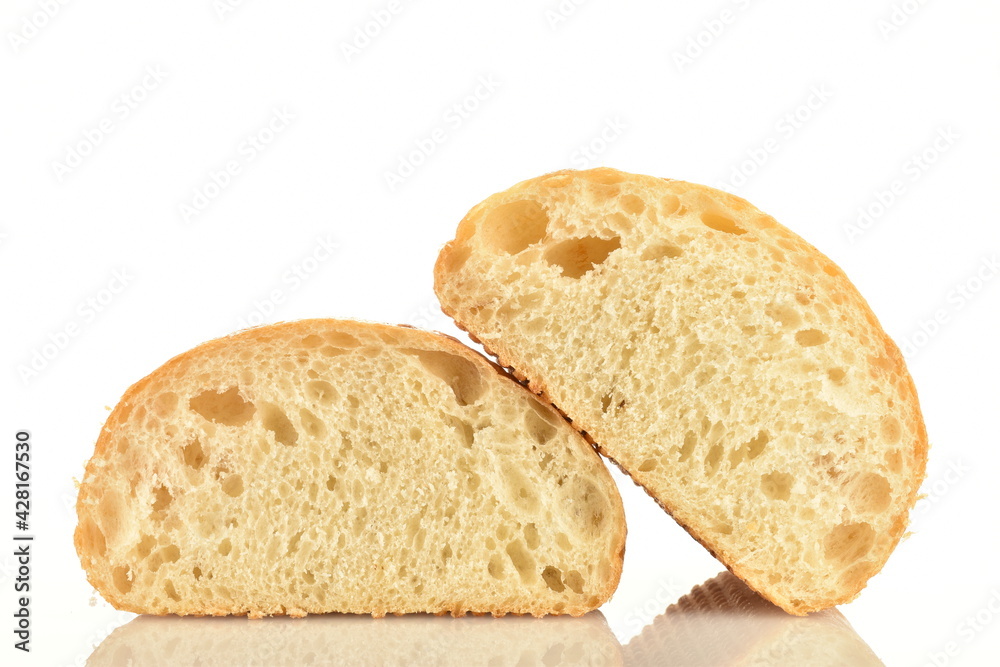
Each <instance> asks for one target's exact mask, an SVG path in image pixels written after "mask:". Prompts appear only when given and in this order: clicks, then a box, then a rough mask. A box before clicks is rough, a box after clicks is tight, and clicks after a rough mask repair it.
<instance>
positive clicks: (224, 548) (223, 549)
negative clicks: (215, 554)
mask: <svg viewBox="0 0 1000 667" xmlns="http://www.w3.org/2000/svg"><path fill="white" fill-rule="evenodd" d="M232 550H233V543H232V542H230V541H229V538H228V537H227V538H226V539H224V540H222V541H221V542H219V555H220V556H228V555H229V554H230V552H232Z"/></svg>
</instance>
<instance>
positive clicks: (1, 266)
mask: <svg viewBox="0 0 1000 667" xmlns="http://www.w3.org/2000/svg"><path fill="white" fill-rule="evenodd" d="M230 4H232V5H233V6H230V5H229V4H224V2H221V1H220V2H214V1H213V0H188V1H185V2H173V3H152V4H150V3H136V2H125V1H124V0H93V1H91V2H71V1H67V2H65V4H62V3H60V2H58V0H53V1H50V2H48V3H46V2H38V3H35V2H30V1H27V0H16V1H15V0H7V1H5V2H4V4H3V9H2V14H0V29H2V31H3V35H4V39H3V44H0V95H2V102H0V114H2V115H0V119H2V123H0V139H2V143H0V170H2V171H0V272H2V276H0V277H2V285H3V288H2V290H0V298H2V302H0V313H2V314H3V315H2V317H3V319H2V324H0V327H2V335H3V339H2V341H3V345H2V350H3V364H2V366H3V367H2V369H0V370H2V371H3V373H2V380H0V381H2V387H3V400H2V406H3V407H2V410H0V415H2V434H3V435H2V437H3V439H4V441H5V442H7V443H8V445H7V446H5V449H4V451H5V452H8V454H7V456H8V459H7V460H8V463H6V464H4V466H3V467H4V468H5V469H12V468H13V465H12V463H11V462H10V458H11V457H10V453H11V452H12V450H13V436H14V432H15V430H16V429H29V430H30V431H31V432H32V435H33V442H34V457H35V458H34V503H35V504H34V505H33V531H34V532H35V534H36V535H37V542H36V544H35V548H36V550H37V554H36V557H35V561H34V563H33V568H34V569H33V575H34V590H33V597H32V611H33V614H34V619H33V620H34V636H33V646H34V649H35V651H34V652H33V653H32V654H31V655H30V657H27V658H26V657H25V656H23V655H22V654H20V653H19V652H15V651H13V649H12V648H11V647H10V645H11V644H12V636H11V633H10V631H9V630H8V627H9V626H10V613H11V612H12V607H13V598H14V595H13V592H12V590H11V587H12V583H11V576H12V561H11V558H10V555H9V554H10V549H8V548H7V547H6V546H5V547H3V548H2V550H0V553H2V554H4V555H3V556H2V557H0V564H2V566H3V567H2V569H0V581H2V588H0V590H2V591H3V593H2V595H0V597H2V600H3V602H2V605H0V608H2V610H3V611H2V615H0V617H2V618H4V619H7V620H5V621H2V622H0V636H2V637H4V640H3V643H4V647H3V651H4V653H3V655H4V656H6V657H5V658H4V661H5V664H10V663H9V662H6V661H7V660H8V659H10V658H13V659H14V660H16V661H17V662H18V663H20V662H22V661H23V662H25V663H27V664H39V665H43V664H44V665H50V664H51V665H63V664H82V662H83V661H84V660H85V658H86V656H87V655H89V653H90V651H91V650H92V647H93V646H94V645H95V644H96V643H98V642H99V641H100V640H101V639H102V638H103V636H104V635H105V634H107V632H108V631H109V630H110V629H111V628H112V627H114V625H116V624H119V623H121V622H123V621H124V620H127V618H128V616H124V615H120V614H117V613H116V612H114V611H113V610H111V609H110V608H109V607H108V606H107V605H106V603H104V602H103V601H102V600H100V599H99V598H98V599H96V601H95V600H94V599H92V598H93V596H94V592H93V590H92V589H91V588H90V587H89V586H88V584H87V583H86V580H85V578H84V576H83V573H82V571H81V570H80V568H79V564H78V561H77V559H76V556H75V553H74V551H73V548H72V544H71V534H72V529H73V527H74V524H75V516H74V512H73V511H72V503H73V499H74V494H75V490H74V485H73V478H74V477H79V475H80V473H81V471H82V466H83V464H84V462H85V461H86V459H87V458H88V457H89V455H90V453H91V451H92V447H93V443H94V440H95V438H96V436H97V434H98V432H99V429H100V427H101V424H102V422H103V420H104V418H105V417H106V414H107V412H106V408H105V406H111V405H114V403H115V402H116V401H117V400H118V398H119V396H120V395H121V393H122V392H123V390H124V389H125V388H126V387H127V386H128V385H129V384H131V383H132V382H134V381H135V380H137V379H139V378H140V377H142V376H143V375H145V374H146V373H148V372H150V371H152V370H153V369H154V368H156V367H157V366H158V365H159V364H161V363H162V362H163V361H165V360H166V359H168V358H169V357H171V356H173V355H174V354H177V353H179V352H181V351H184V350H186V349H188V348H190V347H192V346H194V345H196V344H198V343H200V342H202V341H204V340H206V339H209V338H212V337H215V336H219V335H223V334H226V333H228V332H231V331H233V330H235V329H238V328H240V327H241V326H244V325H245V324H246V323H250V324H254V323H259V322H260V321H277V320H283V319H295V318H301V317H324V316H332V317H350V318H361V319H371V320H380V321H387V322H393V323H397V322H408V323H411V324H416V325H420V326H424V327H429V328H435V329H440V330H442V331H446V332H450V333H455V329H454V328H453V327H452V326H451V325H450V324H449V322H448V321H447V320H446V319H445V318H444V317H443V316H442V315H441V314H440V312H439V310H438V309H437V305H436V301H435V299H434V296H433V293H432V289H431V267H432V264H433V261H434V259H435V257H436V253H437V251H438V248H439V247H440V246H441V244H443V243H444V242H445V241H447V240H448V239H450V238H451V236H452V234H453V231H454V228H455V226H456V224H457V222H458V221H459V220H460V219H461V217H462V216H463V215H464V214H465V212H466V211H467V210H468V209H469V208H470V207H471V206H473V205H474V204H476V203H477V202H479V201H480V200H481V199H483V198H484V197H486V196H487V195H489V194H491V193H492V192H494V191H497V190H501V189H505V188H507V187H508V186H510V185H512V184H513V183H515V182H517V181H519V180H522V179H525V178H529V177H533V176H536V175H539V174H541V173H543V172H546V171H551V170H555V169H559V168H565V167H588V166H597V165H601V164H606V165H609V166H615V167H618V168H620V169H625V170H628V171H635V172H640V173H649V174H654V175H659V176H667V177H672V178H679V179H684V180H691V181H696V182H702V183H707V184H710V185H716V186H724V187H727V188H728V189H730V190H733V191H734V192H737V193H738V194H740V195H742V196H745V197H747V198H748V199H750V201H752V202H754V203H755V204H756V205H757V206H759V207H760V208H762V209H763V210H764V211H766V212H768V213H770V214H772V215H774V216H775V217H776V218H777V219H778V220H779V221H781V222H783V223H784V224H785V225H787V226H789V227H790V228H791V229H793V230H794V231H796V232H798V233H799V234H801V235H802V236H803V237H805V238H806V239H807V240H809V241H810V242H812V243H813V244H815V245H816V246H818V247H819V248H820V249H822V250H823V251H824V252H825V253H827V254H828V255H829V256H830V257H831V258H833V259H834V260H835V261H836V262H837V263H839V264H840V265H841V266H842V267H843V268H844V269H845V270H846V271H847V273H848V274H849V275H850V276H851V278H852V279H853V280H854V282H855V283H856V284H857V285H858V287H859V289H860V290H861V291H862V293H863V294H864V295H865V296H866V297H867V298H868V300H869V301H870V302H871V304H872V307H873V308H874V310H875V311H876V313H877V314H878V315H879V317H880V319H881V321H882V323H883V325H884V327H885V328H886V330H887V331H888V332H889V333H890V334H891V335H892V336H894V337H895V338H896V340H897V341H898V342H900V344H901V345H904V344H905V345H904V347H905V348H906V349H907V358H908V361H909V364H910V369H911V371H912V373H913V375H914V377H915V380H916V383H917V387H918V389H919V391H920V396H921V400H922V405H923V409H924V413H925V417H926V421H927V425H928V430H929V433H930V437H931V441H932V443H933V449H932V452H931V460H930V466H929V470H928V480H927V484H926V487H925V491H926V493H928V494H929V498H928V500H927V501H925V502H924V503H922V504H921V505H920V506H919V507H918V510H917V512H916V513H915V520H914V525H913V530H914V535H913V536H912V537H911V538H910V539H909V540H907V541H906V542H904V543H903V544H902V545H901V546H900V548H899V549H898V550H897V552H896V553H895V554H894V556H893V558H892V559H891V560H890V561H889V563H888V565H887V566H886V568H885V570H884V571H883V573H882V574H880V575H878V576H877V577H875V578H874V579H873V580H872V582H871V584H870V585H869V586H868V588H867V589H866V590H865V591H864V592H863V594H862V595H861V597H860V598H859V599H858V600H857V601H856V602H854V603H852V604H850V605H847V606H845V607H843V608H842V612H843V613H844V615H845V616H847V617H848V619H849V620H850V621H851V622H852V624H853V625H854V627H855V629H856V630H857V631H858V634H859V635H860V636H861V637H862V638H863V639H864V640H865V641H866V642H867V643H868V644H869V645H870V646H871V647H872V648H873V649H874V651H875V652H876V653H877V654H878V655H879V656H880V657H881V658H882V659H883V660H884V661H885V663H886V664H889V665H925V664H953V665H986V664H996V660H997V657H998V656H1000V613H997V612H996V611H990V610H989V607H988V605H989V603H990V599H991V596H996V599H997V600H1000V572H998V571H997V568H996V563H998V562H1000V530H998V528H1000V526H998V520H997V518H996V517H997V515H996V510H997V506H998V504H1000V489H998V485H997V483H996V481H995V476H996V472H995V471H996V469H997V467H998V465H1000V447H998V445H1000V442H998V436H997V429H996V416H997V412H998V409H997V408H998V398H1000V391H998V389H997V380H998V377H1000V375H998V371H1000V364H998V362H1000V346H998V345H997V333H998V325H1000V317H998V303H1000V285H998V284H997V283H1000V280H998V279H997V278H996V275H995V273H996V270H995V269H991V268H990V266H991V265H990V261H993V262H995V261H996V258H997V253H998V252H1000V226H998V225H997V214H996V205H995V198H996V191H997V182H998V176H1000V169H998V166H997V161H996V155H997V151H998V148H1000V141H998V139H1000V136H998V134H1000V132H998V124H997V118H998V117H1000V90H998V74H1000V53H998V49H997V43H998V40H997V37H998V29H1000V8H998V6H997V4H996V3H992V2H988V1H987V0H978V1H977V0H953V1H950V2H943V1H938V2H929V1H928V2H922V3H918V2H916V0H906V2H903V1H902V0H898V1H896V2H895V4H894V0H874V1H873V0H867V1H862V0H845V1H843V2H837V3H805V2H801V1H795V0H767V1H759V2H758V1H744V0H740V1H739V2H737V1H733V0H716V1H715V2H704V3H694V2H688V3H679V2H661V1H653V0H648V1H642V2H638V1H637V2H611V1H610V0H591V1H590V2H581V1H580V0H577V2H576V3H574V2H571V1H568V0H567V1H566V2H563V3H562V4H561V5H560V3H559V2H558V0H550V1H549V2H544V1H543V2H528V1H526V0H517V1H509V2H504V3H477V2H467V1H466V2H460V1H459V0H423V1H421V2H416V1H413V2H405V1H404V2H401V3H400V4H399V5H398V7H397V9H398V12H397V13H395V14H393V15H392V16H391V21H388V25H387V26H385V27H383V28H379V29H378V30H371V32H376V33H377V34H376V35H375V36H374V37H371V38H370V39H369V40H368V41H369V43H368V44H366V45H365V44H364V42H359V43H360V44H362V46H363V48H358V49H357V51H356V52H351V53H348V51H350V49H345V45H351V44H352V42H353V41H354V40H355V39H356V37H357V33H356V30H357V29H359V28H361V29H364V28H365V25H366V23H368V22H369V21H370V20H371V16H372V14H371V13H372V12H373V11H382V10H384V9H385V8H386V7H388V6H389V3H388V0H382V1H378V2H339V3H320V2H298V3H280V2H274V1H267V0H247V1H245V2H242V3H240V2H233V3H230ZM43 6H47V7H48V8H49V9H48V13H49V14H52V15H51V16H46V15H45V14H44V13H43V9H41V7H43ZM560 7H561V9H562V13H558V12H560ZM554 12H555V13H554ZM38 26H40V27H38ZM369 27H370V26H369ZM149 72H158V74H157V75H156V76H155V77H154V76H151V75H149ZM481 81H487V82H489V85H482V84H481V83H480V82H481ZM123 96H124V97H123ZM477 96H478V97H477ZM456 104H459V105H462V108H461V110H460V111H459V110H456V109H455V108H454V105H456ZM276 110H277V112H278V114H279V115H278V116H276V115H275V113H276ZM289 115H290V116H292V118H291V119H290V120H287V121H276V120H275V119H276V118H280V117H281V116H285V117H287V116H289ZM269 123H273V127H274V128H275V129H277V130H279V131H277V132H274V133H273V134H272V135H268V132H267V131H264V132H263V133H262V130H264V129H265V128H268V125H269ZM258 135H259V137H260V141H261V142H262V143H261V146H260V148H259V149H257V148H253V147H252V145H251V144H249V143H247V142H248V137H251V136H258ZM88 137H89V138H88ZM268 140H270V141H269V143H267V141H268ZM428 142H430V146H431V147H432V148H433V150H432V151H431V150H430V148H429V147H428V146H429V144H428ZM418 145H423V147H424V148H423V154H416V155H414V154H413V152H414V151H416V150H418V148H417V147H418ZM426 153H430V154H429V155H426ZM74 155H75V156H77V157H74ZM401 160H404V161H410V162H412V161H415V162H420V164H419V166H417V167H416V168H415V169H414V170H413V173H412V174H410V173H408V172H406V171H405V170H404V172H403V177H402V179H401V180H402V182H401V183H399V182H398V180H400V179H392V178H387V176H386V174H387V172H397V173H400V172H399V170H400V166H401ZM229 161H235V163H236V165H237V166H238V167H239V173H238V174H236V175H235V176H233V177H231V178H230V179H229V182H228V184H227V185H226V186H225V187H221V188H213V186H212V183H213V181H212V175H213V173H217V172H219V171H221V170H223V169H224V168H225V167H226V165H227V162H229ZM216 178H217V180H220V181H222V182H224V181H225V178H222V177H218V175H217V174H216ZM389 181H394V182H393V183H390V182H389ZM897 181H898V182H897ZM206 189H207V193H206ZM893 190H895V192H893ZM196 191H197V192H201V193H202V194H207V195H208V200H207V202H206V201H199V200H197V198H196ZM890 199H891V201H890ZM880 200H881V201H880ZM195 204H200V205H201V208H202V209H203V210H197V211H196V212H195V213H194V214H192V213H191V211H187V213H185V209H183V206H185V205H187V206H192V207H194V205H195ZM859 210H867V211H868V216H869V217H867V218H864V219H862V220H861V224H859ZM330 243H335V244H336V245H337V250H336V252H334V253H333V254H332V256H331V255H328V254H327V253H326V251H324V250H323V248H324V247H325V246H326V245H328V244H330ZM296 271H301V272H302V275H303V276H304V279H303V278H298V277H295V276H296V273H295V272H296ZM116 272H118V275H119V276H122V275H124V278H121V277H119V278H118V279H115V275H116ZM977 273H978V274H981V276H977ZM123 283H124V288H123V289H120V288H121V287H122V284H123ZM109 287H113V288H114V289H115V290H118V292H119V293H112V292H111V290H109ZM962 290H965V291H964V292H963V291H962ZM275 291H277V292H278V294H279V296H280V297H281V303H279V304H277V305H276V306H274V307H273V309H270V306H269V305H268V303H265V301H268V300H270V299H271V297H273V293H274V292H275ZM95 299H96V300H97V302H96V306H95V305H88V300H95ZM269 309H270V310H269ZM264 311H268V312H267V313H266V316H265V315H263V314H262V313H263V312H264ZM935 319H937V321H936V322H935V321H934V320H935ZM74 326H75V328H74ZM67 327H69V328H70V330H72V331H74V332H75V335H72V336H69V335H67V336H65V337H64V336H61V335H60V332H66V331H67ZM60 342H61V343H64V345H62V346H61V347H59V346H56V347H53V345H57V344H58V343H60ZM47 345H48V347H46V346H47ZM36 352H37V353H38V354H45V355H47V357H48V358H45V357H43V358H42V359H39V358H38V357H35V354H36ZM33 357H34V362H35V368H33V369H32V360H33ZM25 369H31V372H27V371H26V370H25ZM617 479H618V480H619V482H620V487H621V491H622V494H623V497H624V498H625V503H626V510H627V513H628V519H629V525H630V531H629V542H628V552H627V557H626V568H625V574H624V577H623V579H622V584H621V587H620V589H619V591H618V593H617V594H616V595H615V597H614V598H613V600H612V601H611V602H610V603H609V604H608V605H607V606H606V607H605V608H604V609H603V612H604V614H605V616H606V617H607V619H608V622H609V624H610V625H611V627H612V629H613V630H614V631H615V633H616V635H617V636H618V638H619V639H620V640H621V641H622V643H624V642H626V641H627V640H628V639H629V638H630V637H631V636H633V635H634V634H636V632H637V631H638V630H639V629H640V628H641V627H642V625H644V624H645V623H646V622H648V621H649V620H651V617H652V615H653V614H655V613H658V612H659V611H662V610H663V609H664V608H665V607H666V606H667V604H669V603H670V602H671V601H673V600H675V599H676V598H677V597H679V596H680V595H682V594H683V593H685V592H686V591H687V590H689V589H690V588H691V587H692V586H693V585H695V584H698V583H700V582H702V581H704V580H706V579H708V578H710V577H712V576H713V575H714V574H715V573H717V572H718V571H719V570H720V569H721V567H720V565H719V564H718V563H717V562H716V561H715V560H714V559H713V558H711V557H710V556H709V555H708V554H707V553H706V552H705V551H704V550H703V549H702V548H701V547H700V546H698V545H697V544H696V543H695V542H694V541H692V540H691V539H689V538H688V536H687V535H686V534H685V533H684V531H683V530H681V529H680V528H679V527H677V526H676V525H675V524H674V523H673V522H672V521H671V520H670V519H669V518H668V517H667V516H666V515H664V514H663V513H662V512H661V511H660V510H659V509H658V508H657V507H656V506H655V505H654V504H653V503H652V502H651V501H650V500H649V499H648V498H647V497H646V496H645V494H644V493H641V492H640V491H639V490H638V489H636V488H635V487H634V486H633V485H632V484H631V483H630V482H628V481H626V480H624V479H623V478H621V477H620V476H619V477H618V478H617ZM3 480H4V481H3V484H4V485H5V488H7V489H10V488H11V487H10V486H9V485H10V484H11V483H12V480H11V477H10V474H9V473H6V472H5V474H4V476H3ZM0 498H5V499H7V500H4V501H3V503H2V504H0V518H2V521H0V536H2V538H3V540H4V542H3V543H4V544H9V534H10V533H12V532H13V526H12V524H13V500H12V498H11V493H10V492H8V491H2V492H0ZM994 609H995V610H998V611H1000V602H996V603H994ZM977 613H979V614H980V621H973V622H972V624H970V621H968V620H967V618H968V617H970V616H972V617H974V616H975V615H976V614H977ZM984 620H985V622H983V621H984ZM980 623H982V625H980ZM706 641H711V638H706ZM949 650H950V651H951V653H952V654H954V655H953V656H946V655H945V654H944V652H946V651H949Z"/></svg>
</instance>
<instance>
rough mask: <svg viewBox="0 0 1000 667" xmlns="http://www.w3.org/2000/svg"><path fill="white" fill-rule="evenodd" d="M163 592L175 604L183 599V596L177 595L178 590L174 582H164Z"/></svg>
mask: <svg viewBox="0 0 1000 667" xmlns="http://www.w3.org/2000/svg"><path fill="white" fill-rule="evenodd" d="M163 590H164V592H165V593H166V594H167V597H168V598H170V599H171V600H173V601H174V602H177V601H178V600H180V599H181V596H180V595H177V589H175V588H174V582H172V581H171V580H169V579H167V580H166V582H164V584H163Z"/></svg>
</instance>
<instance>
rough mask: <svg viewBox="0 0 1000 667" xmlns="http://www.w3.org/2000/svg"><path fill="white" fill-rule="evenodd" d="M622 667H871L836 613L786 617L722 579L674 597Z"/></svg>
mask: <svg viewBox="0 0 1000 667" xmlns="http://www.w3.org/2000/svg"><path fill="white" fill-rule="evenodd" d="M625 659H626V663H627V664H628V665H636V666H639V665H642V666H643V667H645V666H646V665H649V666H650V667H654V666H655V667H659V666H660V665H685V666H686V667H702V666H703V667H722V666H728V665H731V666H733V667H735V666H737V665H740V666H750V665H768V666H771V665H789V666H792V665H795V666H796V667H800V666H801V667H841V666H842V665H851V667H869V666H871V667H875V666H876V665H881V664H882V661H880V660H879V659H878V658H877V657H876V656H875V654H874V653H872V650H871V649H870V648H868V645H867V644H865V642H864V641H863V640H862V639H861V637H859V636H858V635H857V634H856V633H855V632H854V629H853V628H851V626H850V624H849V623H848V622H847V619H845V618H844V617H843V615H841V613H840V612H839V611H837V610H836V609H827V610H826V611H821V612H819V613H816V614H812V615H810V616H808V617H806V618H800V617H797V616H789V615H788V614H786V613H785V612H784V611H782V610H781V609H780V608H778V607H776V606H774V605H773V604H771V603H770V602H768V601H767V600H764V599H763V598H761V597H760V596H759V595H756V594H755V593H754V592H753V591H752V590H750V589H749V588H748V587H747V586H746V584H744V583H743V582H742V581H740V580H739V579H737V578H736V577H734V576H733V575H732V574H730V573H729V572H724V573H723V574H720V575H719V576H717V577H715V578H714V579H711V580H709V581H707V582H705V583H704V584H702V585H700V586H695V588H694V590H692V591H691V592H690V593H688V594H687V595H685V596H684V597H682V598H681V599H680V600H678V601H677V603H676V604H674V605H672V606H671V607H670V608H669V609H667V611H666V613H664V614H662V615H661V616H659V617H657V618H656V620H654V621H653V623H652V624H650V625H648V626H646V628H645V629H644V630H643V631H642V633H641V634H639V635H638V636H637V637H635V638H633V639H632V641H631V642H629V644H628V646H626V647H625Z"/></svg>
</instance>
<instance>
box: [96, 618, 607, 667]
mask: <svg viewBox="0 0 1000 667" xmlns="http://www.w3.org/2000/svg"><path fill="white" fill-rule="evenodd" d="M622 664H623V662H622V648H621V645H620V644H619V643H618V640H617V639H615V636H614V634H613V633H612V632H611V629H610V628H609V627H608V624H607V621H606V620H605V618H604V616H603V615H601V613H600V612H591V613H589V614H587V615H585V616H583V617H580V618H572V617H568V616H559V617H556V616H553V617H547V618H540V619H536V618H532V617H522V616H506V617H503V618H492V617H472V616H468V617H465V618H451V617H437V616H429V615H424V614H416V615H410V616H399V617H396V616H389V617H386V618H382V619H373V618H371V617H369V616H354V615H345V614H329V615H316V616H307V617H306V618H300V619H292V618H266V619H260V620H254V621H251V620H247V619H246V618H241V617H223V618H194V617H177V616H165V617H158V616H139V617H138V618H135V619H133V620H132V621H130V622H128V623H126V624H125V625H123V626H121V627H119V628H117V629H116V630H115V631H114V632H112V633H111V634H110V635H109V636H108V637H107V638H106V639H105V640H104V641H103V642H102V643H101V644H100V646H98V647H97V649H96V650H95V651H94V652H93V654H91V656H90V658H89V659H88V660H87V665H88V667H133V666H141V667H158V666H159V665H170V666H171V667H173V666H176V665H199V666H201V667H209V666H212V665H227V666H228V665H260V666H262V667H263V666H267V667H271V666H280V665H289V666H291V665H295V666H296V667H298V666H300V665H336V666H339V665H345V666H347V665H350V666H352V667H353V666H355V665H360V666H365V665H372V666H374V665H379V666H381V665H401V666H402V665H442V666H446V667H447V666H451V665H455V666H456V667H458V666H461V667H471V666H474V665H483V666H484V667H486V666H490V667H494V666H496V667H500V666H506V665H510V666H514V665H518V666H521V665H524V666H528V665H538V666H540V667H542V666H544V667H552V666H555V665H594V666H595V667H597V666H600V667H604V666H612V665H622Z"/></svg>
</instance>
